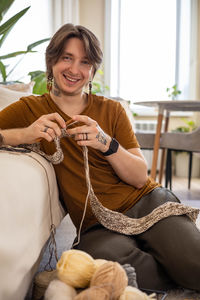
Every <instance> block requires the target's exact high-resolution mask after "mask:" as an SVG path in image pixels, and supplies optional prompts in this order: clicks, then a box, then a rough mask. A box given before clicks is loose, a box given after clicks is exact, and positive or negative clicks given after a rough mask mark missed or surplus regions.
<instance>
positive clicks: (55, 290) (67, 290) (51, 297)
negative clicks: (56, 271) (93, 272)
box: [44, 279, 77, 300]
mask: <svg viewBox="0 0 200 300" xmlns="http://www.w3.org/2000/svg"><path fill="white" fill-rule="evenodd" d="M76 295H77V292H76V290H75V289H74V288H73V287H72V286H70V285H68V284H66V283H64V282H62V281H61V280H58V279H54V280H52V281H51V282H50V284H49V285H48V288H47V290H46V292H45V295H44V300H72V299H74V297H75V296H76Z"/></svg>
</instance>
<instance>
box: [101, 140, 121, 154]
mask: <svg viewBox="0 0 200 300" xmlns="http://www.w3.org/2000/svg"><path fill="white" fill-rule="evenodd" d="M118 148H119V143H118V141H117V140H116V139H114V138H112V140H111V142H110V146H109V149H108V151H106V152H103V153H102V154H103V155H104V156H108V155H111V154H113V153H116V152H117V150H118Z"/></svg>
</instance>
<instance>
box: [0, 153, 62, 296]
mask: <svg viewBox="0 0 200 300" xmlns="http://www.w3.org/2000/svg"><path fill="white" fill-rule="evenodd" d="M0 174H1V175H0V176H1V180H0V230H1V234H0V236H1V238H0V278H1V280H0V299H4V300H11V299H12V300H13V299H15V300H22V299H24V297H25V295H26V293H27V290H28V288H29V285H30V283H31V281H32V278H33V276H34V274H35V272H36V270H37V268H38V266H39V262H40V258H41V257H40V256H41V253H42V250H43V247H44V245H45V243H46V241H47V240H48V238H49V235H50V225H51V213H50V201H51V206H52V208H53V209H52V218H53V223H54V224H55V225H56V226H58V225H59V224H60V222H61V220H62V219H63V217H64V211H63V209H62V207H61V205H60V203H59V199H58V189H57V182H56V177H55V173H54V169H53V166H52V165H51V164H50V163H49V162H48V161H47V160H45V159H44V158H43V157H41V156H40V155H38V154H36V153H34V152H31V153H27V154H21V153H13V152H7V151H5V152H4V151H0Z"/></svg>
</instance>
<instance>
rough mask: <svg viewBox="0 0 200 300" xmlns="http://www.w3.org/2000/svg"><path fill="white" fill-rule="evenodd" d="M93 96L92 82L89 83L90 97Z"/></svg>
mask: <svg viewBox="0 0 200 300" xmlns="http://www.w3.org/2000/svg"><path fill="white" fill-rule="evenodd" d="M91 94H92V80H90V81H89V95H91Z"/></svg>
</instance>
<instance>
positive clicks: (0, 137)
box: [0, 133, 4, 147]
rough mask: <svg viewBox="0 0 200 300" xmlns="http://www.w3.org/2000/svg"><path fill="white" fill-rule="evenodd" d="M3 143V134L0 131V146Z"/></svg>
mask: <svg viewBox="0 0 200 300" xmlns="http://www.w3.org/2000/svg"><path fill="white" fill-rule="evenodd" d="M3 145H4V137H3V135H2V134H1V133H0V147H1V146H3Z"/></svg>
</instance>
